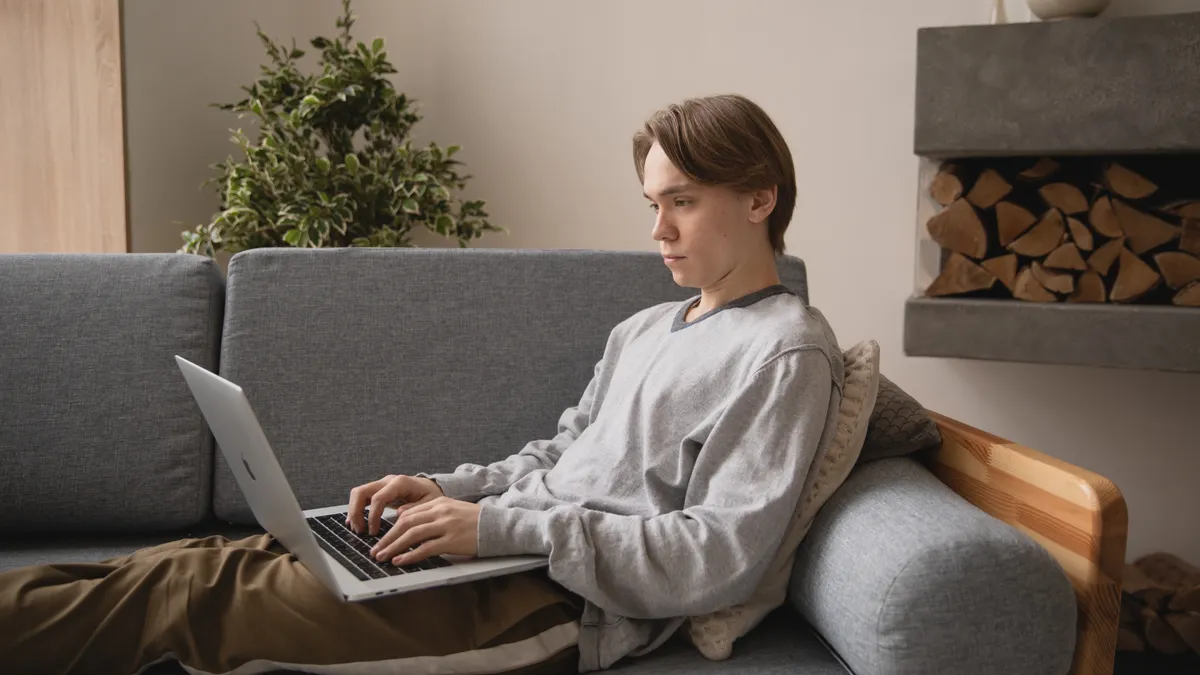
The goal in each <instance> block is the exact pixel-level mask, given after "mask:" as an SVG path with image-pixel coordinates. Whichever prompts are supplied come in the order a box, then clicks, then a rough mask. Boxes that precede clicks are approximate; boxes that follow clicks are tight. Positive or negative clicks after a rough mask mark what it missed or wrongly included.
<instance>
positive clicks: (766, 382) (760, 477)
mask: <svg viewBox="0 0 1200 675" xmlns="http://www.w3.org/2000/svg"><path fill="white" fill-rule="evenodd" d="M696 300H698V298H693V299H692V300H689V301H687V302H683V303H665V304H661V305H656V306H654V307H650V308H648V309H645V310H643V311H641V312H639V313H637V314H635V315H633V316H632V317H630V318H628V319H626V320H625V321H623V322H621V323H620V324H619V325H618V326H617V327H616V328H614V329H613V331H612V333H611V334H610V335H609V338H608V343H607V345H606V347H605V350H604V356H603V358H601V360H600V361H599V363H597V364H596V367H595V373H594V376H593V378H592V380H591V382H590V383H589V384H588V386H587V388H586V389H585V391H584V392H583V396H582V398H580V400H579V403H578V405H576V406H574V407H571V408H568V409H567V410H566V411H565V412H564V413H563V414H562V416H561V417H560V419H559V421H558V433H557V435H556V436H555V437H554V438H553V439H550V440H538V441H533V442H531V443H529V444H528V445H526V446H525V447H524V448H523V449H522V450H521V451H520V452H518V453H517V454H515V455H512V456H510V457H508V458H507V459H505V460H503V461H499V462H496V463H494V464H490V465H487V466H481V465H477V464H464V465H462V466H460V467H458V468H457V469H456V470H455V471H454V473H449V474H429V476H430V477H431V478H433V479H435V480H436V481H437V482H438V484H439V485H440V486H441V488H442V490H443V491H444V492H445V494H446V495H447V496H449V497H453V498H456V499H462V500H467V501H477V502H478V503H479V504H480V505H481V507H482V508H481V510H480V514H479V556H480V557H485V556H500V555H510V554H542V555H546V556H549V575H550V578H551V579H553V580H555V581H556V582H558V583H559V584H561V585H562V586H564V587H565V588H567V589H568V590H570V591H572V592H574V593H576V594H578V595H579V596H582V597H583V598H584V600H585V601H586V603H585V607H584V613H583V617H582V619H581V622H580V623H581V631H580V638H579V649H580V663H579V668H580V671H581V672H586V671H590V670H597V669H601V668H607V667H608V666H610V665H612V664H613V663H614V662H616V661H617V660H619V659H620V658H622V657H624V656H627V655H634V656H636V655H641V654H645V653H647V652H649V651H651V650H653V649H655V648H657V647H658V646H659V645H661V644H662V643H663V642H664V641H666V639H667V638H669V637H670V636H671V635H672V634H673V633H674V632H675V631H676V630H677V629H678V628H679V627H680V625H681V624H682V623H683V621H684V620H685V618H686V617H688V616H695V615H699V614H704V613H708V612H712V611H714V610H718V609H722V608H726V607H729V606H732V605H735V604H737V603H739V602H743V601H745V600H746V599H748V598H749V597H750V595H751V594H752V593H753V591H754V589H755V588H756V586H757V584H758V583H759V581H760V579H761V578H762V576H763V574H764V573H765V571H766V568H767V565H768V563H769V562H770V561H771V558H772V557H773V556H774V554H775V551H776V549H777V548H778V546H779V542H780V541H781V540H782V538H783V535H784V531H785V530H786V529H787V526H788V523H789V521H790V519H791V517H792V514H793V511H794V510H795V507H796V504H797V501H798V499H799V497H800V493H801V490H802V488H803V486H804V484H805V478H806V476H807V473H808V470H809V467H810V465H811V464H812V462H813V458H814V457H815V456H817V455H818V453H821V454H823V453H824V451H825V446H826V445H827V443H828V442H829V439H831V438H832V436H833V429H834V424H835V421H836V414H835V413H836V410H837V408H838V405H839V404H840V400H841V389H842V377H843V368H842V357H841V350H840V349H839V347H838V345H837V342H836V339H835V337H834V334H833V331H832V330H831V328H830V327H829V324H828V322H826V320H825V318H824V317H823V316H822V315H821V314H820V312H818V311H817V310H816V309H815V308H812V307H810V306H806V305H805V304H804V303H803V301H802V300H801V299H800V298H799V297H798V296H796V295H795V294H793V293H791V292H790V291H789V290H787V289H786V288H785V287H783V286H773V287H771V288H767V289H764V290H762V291H758V292H756V293H753V294H750V295H748V296H746V297H744V298H741V299H740V300H735V301H733V302H731V303H729V304H726V305H725V306H723V307H721V308H718V309H716V310H713V311H711V312H709V313H707V314H705V315H703V316H700V317H698V318H694V319H693V320H692V321H691V322H685V321H684V317H685V316H686V313H687V311H688V309H690V307H691V306H692V304H693V302H694V301H696Z"/></svg>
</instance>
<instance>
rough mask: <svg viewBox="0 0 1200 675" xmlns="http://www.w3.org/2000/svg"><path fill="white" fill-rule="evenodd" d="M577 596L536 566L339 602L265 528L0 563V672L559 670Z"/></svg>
mask: <svg viewBox="0 0 1200 675" xmlns="http://www.w3.org/2000/svg"><path fill="white" fill-rule="evenodd" d="M581 611H582V604H581V601H580V600H579V599H578V598H577V597H576V596H574V595H573V594H571V593H569V592H567V591H566V590H565V589H563V588H561V587H560V586H558V585H557V584H555V583H553V582H552V581H550V580H549V579H548V578H547V576H546V574H545V571H538V572H525V573H521V574H515V575H508V576H503V577H496V578H493V579H485V580H481V581H476V582H469V583H464V584H458V585H453V586H446V587H441V588H434V589H428V590H424V591H415V592H412V593H406V594H403V595H398V596H392V597H388V598H381V599H379V600H372V601H369V602H364V603H350V602H343V601H342V600H340V599H339V598H337V597H335V596H334V595H333V594H332V593H331V592H330V591H329V590H328V589H327V588H326V587H325V586H324V585H323V584H322V583H321V582H320V581H318V580H317V579H316V578H315V577H313V576H312V575H311V574H310V573H309V572H308V570H307V569H306V568H305V567H304V566H303V565H301V564H300V563H299V561H297V560H296V558H295V556H293V555H291V554H290V553H288V552H287V551H286V550H284V549H283V547H282V546H281V545H280V544H279V543H278V542H276V541H275V540H274V539H273V538H272V537H271V536H270V535H265V534H264V535H259V536H255V537H248V538H246V539H241V540H238V541H230V540H228V539H225V538H224V537H217V536H214V537H207V538H204V539H184V540H181V541H175V542H170V543H166V544H162V545H160V546H155V547H153V548H147V549H143V550H140V551H137V552H135V553H133V554H131V555H128V556H123V557H120V558H113V559H111V560H106V561H103V562H98V563H70V564H60V565H39V566H33V567H24V568H21V569H16V570H11V571H8V572H2V573H0V672H3V673H6V674H8V675H18V674H24V673H31V674H32V673H37V674H38V675H50V674H53V673H104V674H105V675H126V674H132V673H136V672H139V671H140V670H142V669H143V668H145V667H146V666H148V665H151V664H154V663H156V662H159V661H163V660H169V659H172V658H173V659H177V660H178V661H179V662H180V664H181V665H183V666H184V667H185V669H187V670H189V671H190V672H200V673H235V672H236V673H264V672H272V671H276V670H285V671H286V670H294V671H301V672H321V673H351V672H369V673H385V672H386V673H406V674H407V673H413V674H417V673H422V674H424V673H456V674H464V675H465V674H467V673H499V672H503V673H521V674H522V675H532V674H533V673H569V672H576V671H577V663H578V649H577V648H576V646H575V645H576V642H577V637H578V625H579V624H578V619H579V616H580V613H581Z"/></svg>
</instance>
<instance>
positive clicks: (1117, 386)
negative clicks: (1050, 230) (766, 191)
mask: <svg viewBox="0 0 1200 675" xmlns="http://www.w3.org/2000/svg"><path fill="white" fill-rule="evenodd" d="M989 5H990V3H988V2H986V0H978V1H971V2H968V1H966V0H921V1H920V2H910V3H897V2H886V1H884V0H874V1H871V2H868V1H866V0H846V1H843V2H792V1H790V0H760V1H758V2H737V3H734V2H726V1H719V0H709V1H703V2H696V1H686V2H685V1H684V0H675V1H671V2H666V1H663V2H642V1H640V0H628V1H622V2H610V3H603V4H601V3H588V4H578V3H566V2H560V1H558V0H542V1H536V2H535V1H521V2H516V1H510V2H471V1H469V0H422V1H419V2H417V1H413V2H403V3H399V2H390V1H387V0H359V1H358V2H356V7H357V9H358V13H359V15H360V16H361V19H360V23H359V25H358V27H357V32H356V34H357V36H358V37H359V38H361V39H364V40H367V41H369V40H370V38H372V37H374V36H376V35H379V36H383V37H384V38H386V39H387V43H388V48H389V50H390V51H391V53H392V56H393V60H394V61H395V63H396V64H397V67H398V69H399V70H400V73H399V74H398V75H397V78H396V81H397V82H398V84H399V86H400V88H401V89H402V90H403V91H405V92H407V93H409V94H410V95H413V96H415V97H416V98H418V99H419V100H420V102H421V104H422V110H423V112H424V113H425V115H426V119H425V120H424V121H423V122H422V123H421V124H419V125H418V126H417V128H416V133H417V138H418V140H420V141H424V140H429V139H434V140H437V141H438V142H439V143H442V144H451V143H458V144H461V145H463V147H464V149H463V152H462V153H461V155H460V157H461V158H462V159H463V160H464V161H465V162H466V163H467V169H468V170H469V172H470V173H472V174H474V175H475V176H476V178H475V179H474V180H473V181H472V183H471V185H470V188H469V196H471V197H473V198H482V199H486V200H487V201H488V209H489V211H490V212H491V214H492V216H493V220H494V221H495V222H496V223H498V224H501V225H504V226H506V227H508V228H510V230H511V231H512V234H511V235H509V236H507V237H504V236H492V237H490V238H489V239H487V240H486V245H489V246H497V247H522V248H597V249H643V250H653V249H654V248H655V247H654V243H653V242H652V241H651V239H650V228H651V225H652V218H651V214H650V212H649V210H648V209H647V208H646V206H645V205H644V200H643V199H642V197H641V194H640V192H641V191H640V189H639V185H638V184H637V180H636V176H635V174H634V171H633V167H632V164H631V160H630V151H629V136H630V134H631V133H632V132H633V130H634V129H635V128H636V127H637V126H638V124H639V122H640V121H641V120H642V119H643V118H644V117H645V116H646V115H647V114H648V113H650V112H651V111H652V110H654V109H655V108H657V107H659V106H661V105H664V104H666V103H669V102H671V101H674V100H677V99H680V98H683V97H686V96H691V95H698V94H707V93H714V92H726V91H736V92H741V93H743V94H746V95H748V96H750V97H752V98H754V99H756V100H757V101H758V102H759V103H761V104H762V105H763V106H764V107H765V108H766V109H767V110H768V111H769V112H770V113H771V114H772V115H773V116H774V117H775V119H776V122H777V123H778V124H779V126H780V128H781V129H782V131H783V133H784V134H785V136H786V137H787V139H788V141H789V143H790V144H791V148H792V151H793V153H794V154H795V156H796V161H797V170H798V179H799V184H800V196H799V201H798V204H797V208H796V213H795V218H794V220H793V226H792V229H791V230H790V231H789V233H788V236H787V244H788V246H789V249H790V251H791V252H792V253H794V254H796V255H799V256H802V257H803V258H804V259H805V260H806V261H807V263H808V265H809V272H810V281H811V286H812V298H813V301H814V303H815V304H817V305H818V306H819V307H820V308H822V309H823V310H824V311H825V313H826V314H827V315H828V316H829V318H830V320H831V321H832V322H833V325H834V326H835V328H836V329H837V331H838V334H839V337H840V339H841V341H842V343H843V344H844V345H846V346H848V345H850V344H852V343H853V342H855V341H857V340H861V339H864V338H874V339H876V340H878V341H879V342H880V344H881V346H882V348H883V370H884V372H885V373H886V374H887V375H888V376H889V377H891V378H893V379H894V380H896V381H898V382H899V383H900V384H901V385H902V386H904V387H906V388H907V389H909V390H910V391H912V392H913V393H914V394H915V395H916V396H918V397H919V398H920V399H921V400H922V401H923V402H924V403H925V404H926V405H928V406H929V407H931V408H934V409H937V410H939V411H942V412H944V413H946V414H949V415H952V416H954V417H958V418H961V419H963V420H965V421H968V422H970V423H972V424H975V425H977V426H980V427H983V428H985V429H987V430H989V431H992V432H994V433H997V434H1000V435H1004V436H1007V437H1009V438H1012V439H1014V440H1016V441H1019V442H1022V443H1025V444H1028V445H1031V446H1033V447H1035V448H1039V449H1041V450H1044V451H1046V452H1049V453H1051V454H1054V455H1057V456H1059V457H1062V458H1064V459H1066V460H1068V461H1071V462H1075V463H1078V464H1081V465H1083V466H1086V467H1088V468H1091V469H1093V470H1095V471H1098V472H1100V473H1102V474H1105V475H1107V476H1110V477H1112V478H1113V479H1114V480H1116V481H1117V483H1118V485H1119V486H1120V487H1121V488H1122V489H1123V490H1124V492H1125V495H1126V498H1127V500H1128V502H1129V506H1130V511H1131V514H1130V519H1131V532H1130V548H1129V553H1130V557H1134V556H1137V555H1139V554H1141V553H1144V552H1147V551H1149V550H1156V549H1168V550H1173V551H1177V552H1179V553H1182V554H1184V555H1185V556H1189V557H1190V558H1192V559H1193V560H1197V561H1200V522H1198V521H1196V519H1195V518H1194V516H1193V514H1194V513H1196V512H1197V511H1198V510H1200V496H1198V493H1197V492H1196V491H1195V490H1194V489H1193V488H1194V485H1195V477H1196V476H1198V475H1200V451H1198V450H1200V449H1198V448H1197V447H1196V434H1195V428H1196V423H1195V421H1194V416H1195V410H1196V409H1197V404H1198V403H1200V376H1198V375H1173V374H1163V373H1152V372H1130V371H1117V370H1106V369H1096V368H1076V367H1052V366H1033V365H1021V364H1011V363H993V362H965V361H953V360H942V359H910V358H906V357H905V356H904V355H903V352H902V344H901V335H902V325H903V306H904V300H905V298H906V297H907V296H908V295H909V294H910V293H911V291H912V290H913V281H912V279H913V260H912V256H913V243H914V236H915V235H914V231H915V228H916V223H915V217H914V209H915V205H916V190H917V183H916V172H917V159H916V158H915V157H914V156H913V155H912V129H913V120H912V110H913V77H914V68H915V60H914V48H915V31H916V29H917V28H918V27H921V26H928V25H949V24H963V23H980V22H982V21H984V20H986V17H987V16H988V14H989V9H988V7H989ZM1009 6H1010V17H1011V18H1012V19H1014V20H1023V19H1024V18H1025V17H1026V14H1025V8H1024V6H1023V4H1021V3H1019V2H1014V1H1013V0H1010V3H1009ZM214 7H215V8H219V9H214ZM1189 9H1200V0H1196V1H1194V2H1159V3H1137V2H1134V1H1133V0H1128V1H1126V2H1124V3H1122V2H1120V1H1119V0H1118V2H1117V3H1116V4H1115V6H1114V12H1115V13H1133V12H1145V11H1181V10H1189ZM126 12H127V15H128V18H129V22H128V28H127V30H128V32H129V35H128V38H127V39H128V42H129V45H130V51H131V55H132V54H133V52H134V50H135V49H136V55H137V57H138V59H139V60H140V64H133V63H131V64H130V70H129V72H130V78H129V79H130V82H129V90H130V112H129V116H130V121H131V133H130V136H131V149H134V150H135V151H134V152H133V154H132V155H131V160H132V161H131V188H132V191H133V194H134V204H133V209H134V219H133V225H134V244H135V247H136V248H137V249H140V250H166V249H164V248H163V245H165V244H169V246H170V247H171V248H173V247H175V246H177V245H178V244H177V243H176V242H177V241H178V235H177V232H173V231H172V229H171V228H169V227H166V224H167V223H168V222H169V220H170V219H173V218H185V219H188V220H189V221H190V222H200V220H203V219H205V218H207V217H208V215H209V211H210V210H211V208H212V205H213V204H214V203H215V202H214V201H211V200H210V198H208V197H200V196H197V194H196V193H195V189H194V186H195V184H197V183H199V182H200V181H202V180H203V179H204V178H205V177H206V175H207V173H206V171H205V169H204V165H205V164H206V163H208V162H211V161H216V160H218V159H220V158H222V157H224V155H225V154H226V153H227V152H228V150H227V147H226V145H224V143H225V137H226V135H227V134H226V133H225V132H224V128H225V125H226V124H228V123H229V122H228V120H226V119H225V117H224V116H222V115H220V114H219V113H216V114H214V112H210V111H207V110H204V109H202V107H201V106H202V105H203V104H204V103H206V102H208V101H210V100H225V99H228V98H229V97H230V96H233V95H236V93H237V92H236V85H238V84H241V83H243V82H245V81H247V80H248V78H249V77H250V76H252V75H253V73H254V69H255V67H256V64H257V63H258V62H259V53H258V52H257V49H256V47H255V45H254V42H253V40H252V39H251V38H253V34H252V32H250V31H251V29H250V19H251V17H256V18H258V19H259V20H260V21H261V22H263V24H264V26H265V27H266V28H268V29H269V30H272V31H285V32H286V31H287V30H290V29H292V28H293V27H297V28H302V29H303V30H302V31H301V32H300V33H298V34H297V35H298V37H304V38H307V37H308V36H310V35H312V34H314V32H315V31H325V32H331V31H329V27H332V22H333V19H334V16H335V14H336V6H335V4H334V3H332V2H304V3H302V2H290V3H284V2H258V3H253V4H252V3H241V2H230V1H224V2H213V3H205V4H204V9H200V8H199V7H198V3H184V2H160V1H157V0H156V1H155V2H150V1H149V0H128V2H127V9H126ZM298 15H300V16H298ZM136 30H141V31H146V32H156V33H155V34H154V35H142V36H139V35H136V34H134V32H135V31H136ZM283 34H286V33H283ZM218 37H219V38H220V39H221V40H223V41H225V42H224V43H223V44H221V45H217V44H216V38H218ZM135 120H137V121H139V122H140V125H133V122H134V121H135ZM180 129H185V131H180Z"/></svg>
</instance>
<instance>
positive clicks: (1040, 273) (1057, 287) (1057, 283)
mask: <svg viewBox="0 0 1200 675" xmlns="http://www.w3.org/2000/svg"><path fill="white" fill-rule="evenodd" d="M1029 269H1030V270H1031V271H1032V272H1033V278H1034V279H1037V280H1038V283H1039V284H1041V285H1042V286H1044V287H1045V288H1046V290H1048V291H1054V292H1055V293H1070V292H1072V291H1074V290H1075V277H1073V276H1071V275H1070V274H1069V273H1066V272H1055V271H1054V270H1051V269H1047V268H1046V267H1045V266H1044V265H1043V264H1042V263H1040V262H1037V261H1036V260H1035V261H1034V263H1033V264H1032V265H1030V267H1029Z"/></svg>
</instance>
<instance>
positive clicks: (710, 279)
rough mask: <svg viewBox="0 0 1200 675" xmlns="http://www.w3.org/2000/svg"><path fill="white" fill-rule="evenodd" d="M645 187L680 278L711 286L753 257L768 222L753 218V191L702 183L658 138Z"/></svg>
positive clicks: (662, 245)
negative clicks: (684, 169)
mask: <svg viewBox="0 0 1200 675" xmlns="http://www.w3.org/2000/svg"><path fill="white" fill-rule="evenodd" d="M643 175H644V180H643V182H642V191H643V192H644V193H645V195H646V198H647V199H649V200H650V204H649V206H650V208H651V209H653V210H654V212H655V217H654V231H653V236H654V240H655V241H657V242H658V245H659V252H660V253H662V255H663V259H664V262H666V264H667V266H668V267H669V268H670V270H671V274H672V275H673V276H674V279H675V283H676V284H678V285H680V286H685V287H690V288H710V287H712V286H713V285H714V284H715V283H717V282H719V281H720V280H721V279H723V278H724V277H725V276H726V275H728V274H729V273H730V272H731V271H732V270H733V269H734V267H735V266H737V264H738V263H739V262H742V261H744V260H746V259H747V258H748V256H749V255H750V252H751V250H752V247H753V245H755V244H756V243H758V242H757V238H761V237H763V236H765V235H764V233H763V232H764V230H763V228H764V225H762V224H761V223H758V224H756V223H753V222H751V220H750V218H751V216H752V213H753V212H752V207H753V196H751V195H748V194H739V193H738V192H735V191H734V190H732V189H730V188H726V187H715V186H708V185H700V184H697V183H694V182H692V181H691V180H690V179H689V178H688V177H687V176H685V175H684V174H683V173H682V172H681V171H680V170H679V169H678V168H676V166H675V165H674V164H672V163H671V160H670V159H668V158H667V155H666V153H665V152H663V150H662V148H661V147H660V146H659V145H658V144H657V143H655V144H654V145H653V146H651V148H650V152H649V154H648V155H647V156H646V163H645V168H644V169H643Z"/></svg>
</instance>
